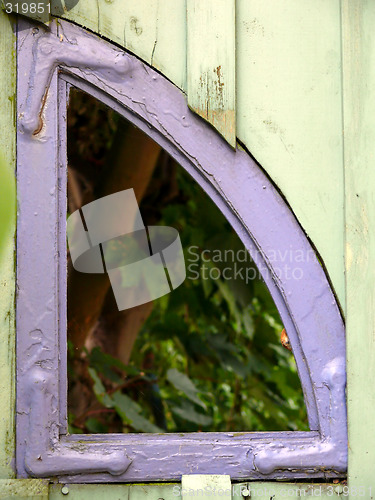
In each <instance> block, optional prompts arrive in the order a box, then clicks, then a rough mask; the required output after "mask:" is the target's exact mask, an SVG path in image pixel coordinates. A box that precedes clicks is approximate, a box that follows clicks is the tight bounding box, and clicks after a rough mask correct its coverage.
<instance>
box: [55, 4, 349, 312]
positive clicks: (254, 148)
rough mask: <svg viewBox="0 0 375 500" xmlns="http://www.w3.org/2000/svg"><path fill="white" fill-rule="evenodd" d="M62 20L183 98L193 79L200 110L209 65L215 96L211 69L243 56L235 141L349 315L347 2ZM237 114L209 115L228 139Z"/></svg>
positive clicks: (101, 9) (227, 103) (130, 10)
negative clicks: (286, 207) (157, 75)
mask: <svg viewBox="0 0 375 500" xmlns="http://www.w3.org/2000/svg"><path fill="white" fill-rule="evenodd" d="M56 1H57V0H53V2H55V3H56ZM53 2H52V3H53ZM67 5H68V4H67ZM213 5H214V7H213ZM233 5H235V14H234V13H233V10H232V7H233ZM202 11H203V12H202ZM210 12H211V14H210ZM63 17H64V18H66V19H71V20H72V21H74V22H75V23H77V24H80V25H82V26H86V27H88V28H89V29H91V30H93V31H95V32H97V33H99V34H102V35H103V36H105V37H106V38H108V39H110V40H112V41H114V42H115V43H117V44H119V45H121V46H123V47H124V48H126V49H128V50H130V51H131V52H133V53H134V54H135V55H137V56H138V57H140V58H141V59H143V60H145V61H146V62H148V63H149V64H152V65H153V66H154V67H156V68H157V69H158V70H159V71H160V72H161V73H163V74H164V75H165V76H166V77H167V78H169V79H170V80H171V81H172V82H173V83H174V84H175V85H177V86H178V87H179V88H181V89H182V90H184V91H186V89H187V87H188V85H187V80H188V82H189V85H190V89H189V88H188V102H189V104H190V106H191V107H192V108H193V109H198V108H201V107H202V102H204V99H205V96H206V95H207V78H208V76H207V75H209V73H207V71H208V72H209V69H208V68H209V66H210V65H211V66H212V75H211V76H212V77H214V80H213V81H212V85H211V84H210V85H209V88H215V85H216V86H217V83H218V78H216V79H215V73H214V71H213V70H214V69H215V68H217V67H218V66H222V69H221V70H220V72H221V73H220V74H223V73H222V71H223V68H224V66H227V68H228V69H229V68H230V66H231V61H230V58H231V57H232V56H233V54H234V51H235V52H236V54H235V63H236V68H235V70H236V71H235V74H236V76H235V79H236V82H235V90H236V108H237V111H236V123H235V124H234V125H233V128H232V132H233V134H232V132H231V134H229V135H230V139H229V142H230V143H231V144H232V145H234V139H233V137H234V134H235V135H236V136H237V137H238V138H239V139H240V141H241V142H242V143H243V144H244V145H245V146H246V147H247V149H248V150H249V151H250V152H251V154H252V155H253V156H254V157H255V158H256V160H257V161H258V162H259V163H260V164H261V165H262V167H263V168H264V169H265V170H266V172H267V173H268V174H269V175H270V177H271V178H272V179H273V181H274V182H275V183H276V184H277V185H278V187H279V188H280V190H281V191H282V193H283V195H284V196H285V198H286V199H287V201H288V203H289V204H290V205H291V207H292V210H293V211H294V213H295V215H296V217H297V219H298V220H299V221H300V223H301V225H302V227H303V228H304V230H305V231H306V233H307V234H308V236H309V238H311V240H312V242H313V243H314V245H315V246H316V248H317V250H318V252H319V253H320V255H321V258H322V260H323V262H324V264H325V266H326V268H327V270H328V274H329V276H330V279H331V281H332V283H333V287H334V290H335V292H336V294H337V297H338V299H339V301H340V303H341V305H342V307H343V308H344V305H345V292H344V241H343V240H344V239H343V227H344V215H343V210H344V209H343V206H344V194H343V191H344V187H343V167H342V115H341V35H340V33H341V30H340V0H329V1H327V0H316V2H310V1H309V0H283V2H280V1H279V0H269V1H268V2H264V1H263V0H251V1H249V0H235V1H234V0H228V1H227V0H225V1H224V0H220V2H215V3H214V2H213V0H205V1H204V2H198V1H197V0H127V1H126V2H125V1H124V2H123V1H118V0H114V1H112V2H108V1H106V0H97V1H95V2H93V1H92V0H80V1H79V2H78V4H77V5H76V6H74V7H73V8H72V9H71V10H69V11H67V12H65V14H64V15H63ZM234 18H235V21H234ZM219 28H220V30H221V33H220V30H219ZM215 30H216V31H217V32H218V35H219V37H218V38H215V37H214V32H215ZM224 33H225V37H226V39H225V40H224V41H223V36H224ZM209 40H211V42H209V43H208V41H209ZM212 40H213V42H212ZM205 41H206V42H205ZM233 41H235V47H234V48H233ZM155 42H156V44H155ZM224 49H225V50H227V51H228V55H226V54H225V50H224ZM215 51H216V52H215ZM189 54H190V55H189ZM209 57H212V58H213V59H212V61H215V63H214V64H213V65H212V62H211V60H210V59H209ZM216 61H218V62H217V63H216ZM200 71H201V74H200ZM230 71H231V70H230ZM231 75H232V76H230V78H229V73H226V75H225V80H224V79H223V78H222V76H220V80H221V81H220V83H224V87H219V88H222V89H223V102H224V104H223V105H222V108H223V109H227V110H234V104H232V103H233V92H232V90H230V87H231V86H232V88H233V84H234V75H233V74H232V73H231ZM216 76H217V74H216ZM201 78H202V82H204V81H206V90H205V91H203V90H204V89H203V87H204V85H203V87H200V82H201V80H200V79H201ZM231 79H232V80H231ZM230 81H231V82H232V83H229V82H230ZM215 82H216V83H215ZM224 89H225V90H224ZM214 95H215V99H214V101H215V100H216V101H217V98H216V94H214ZM202 99H203V101H202ZM220 99H221V97H220ZM203 107H204V105H203ZM231 112H232V111H226V112H223V113H222V116H223V117H224V118H223V119H222V120H216V117H215V116H214V115H213V114H212V113H211V112H209V113H208V116H209V118H210V119H211V118H212V121H213V123H214V125H215V126H216V127H218V128H219V129H220V132H221V133H224V135H225V134H226V131H227V130H230V129H231V127H232V120H231V119H229V115H230V113H231ZM206 115H207V113H206ZM203 116H204V113H203ZM215 120H216V121H215ZM212 121H211V123H212ZM227 137H228V136H227Z"/></svg>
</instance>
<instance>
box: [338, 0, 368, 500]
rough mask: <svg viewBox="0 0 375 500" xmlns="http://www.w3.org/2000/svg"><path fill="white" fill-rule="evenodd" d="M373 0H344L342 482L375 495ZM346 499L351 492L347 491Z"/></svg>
mask: <svg viewBox="0 0 375 500" xmlns="http://www.w3.org/2000/svg"><path fill="white" fill-rule="evenodd" d="M374 25H375V3H374V2H373V1H370V0H343V2H342V27H343V29H342V33H343V88H344V99H343V108H344V137H345V149H344V159H345V218H346V291H347V292H346V293H347V295H346V298H347V305H346V313H347V346H348V348H347V372H348V391H347V395H348V413H349V415H348V416H349V486H350V488H354V487H357V488H359V487H365V488H366V492H367V493H369V491H368V488H372V494H371V495H370V494H367V496H366V498H369V499H370V498H374V497H375V484H374V463H375V423H374V412H375V395H374V388H373V380H374V379H375V336H374V331H375V287H374V281H375V197H374V188H375V169H374V158H375V126H374V117H375V96H374V88H375V32H374ZM350 498H356V496H355V495H354V494H353V496H351V497H350Z"/></svg>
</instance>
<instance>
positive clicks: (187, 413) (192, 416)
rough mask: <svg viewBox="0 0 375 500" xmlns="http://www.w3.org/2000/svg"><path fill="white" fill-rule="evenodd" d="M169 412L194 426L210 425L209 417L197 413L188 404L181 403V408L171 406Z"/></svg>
mask: <svg viewBox="0 0 375 500" xmlns="http://www.w3.org/2000/svg"><path fill="white" fill-rule="evenodd" d="M171 410H172V412H173V413H174V414H175V415H177V416H178V417H180V418H182V419H183V420H188V421H189V422H193V423H194V424H197V425H202V426H203V427H206V426H207V425H210V424H212V418H211V417H210V416H208V415H203V413H199V412H197V411H196V410H195V408H194V406H193V405H192V404H190V403H188V402H182V404H181V406H171Z"/></svg>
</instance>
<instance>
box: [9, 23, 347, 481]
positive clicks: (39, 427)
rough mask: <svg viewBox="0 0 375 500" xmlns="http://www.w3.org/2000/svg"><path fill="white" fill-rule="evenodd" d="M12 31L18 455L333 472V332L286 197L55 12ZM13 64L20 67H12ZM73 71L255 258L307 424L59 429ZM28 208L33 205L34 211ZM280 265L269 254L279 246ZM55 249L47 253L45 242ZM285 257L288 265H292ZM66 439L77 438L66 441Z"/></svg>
mask: <svg viewBox="0 0 375 500" xmlns="http://www.w3.org/2000/svg"><path fill="white" fill-rule="evenodd" d="M22 27H23V29H20V30H19V34H18V36H19V41H18V47H19V48H18V75H19V76H18V117H19V121H18V143H17V148H18V149H17V155H18V160H17V162H18V168H17V170H18V174H17V175H18V193H19V221H18V237H17V243H18V250H17V252H18V288H19V294H18V302H17V356H18V379H17V388H18V391H17V413H18V416H17V419H18V421H17V429H18V431H17V432H18V435H17V442H18V445H17V446H18V452H17V468H18V473H19V475H21V476H28V475H35V476H40V477H43V476H51V475H53V476H63V477H65V476H69V479H70V480H71V481H79V482H90V481H99V480H103V481H106V482H108V481H122V482H123V481H144V480H176V479H179V478H180V477H181V475H182V474H188V473H191V472H192V470H193V471H194V472H196V473H201V474H217V473H221V474H223V473H225V474H230V475H231V477H232V478H233V479H244V478H258V479H261V478H288V477H289V478H290V477H293V478H299V477H306V476H308V477H322V476H325V477H327V476H336V475H340V474H342V473H344V472H345V470H346V462H347V431H346V404H345V334H344V325H343V321H342V318H341V316H340V312H339V309H338V306H337V303H336V300H335V297H334V295H333V293H332V290H331V288H330V285H329V282H328V280H327V277H326V275H325V273H324V270H323V268H322V266H321V264H320V263H319V261H318V259H317V257H316V255H315V253H314V251H313V249H312V247H311V245H310V243H309V241H308V239H307V237H306V235H305V234H304V232H303V230H302V229H301V228H300V226H299V224H298V222H297V221H296V219H295V217H294V215H293V213H292V212H291V210H290V208H289V207H288V205H287V204H286V202H285V201H284V200H283V198H282V197H281V196H280V194H279V193H278V191H277V189H276V188H275V187H274V186H273V185H272V183H271V182H270V180H269V179H268V177H267V176H266V174H265V173H264V172H263V171H262V169H261V168H260V167H259V166H258V165H257V164H256V163H255V162H254V160H253V159H252V158H251V157H250V155H249V154H248V153H247V152H246V151H245V150H244V149H243V148H241V147H240V146H238V147H237V149H236V150H233V149H232V148H231V147H230V146H229V145H228V144H227V143H226V142H225V141H224V140H223V139H222V138H221V137H220V136H219V134H218V133H217V132H215V131H214V130H213V129H212V128H211V127H210V126H209V125H207V124H206V123H205V122H204V121H203V120H201V119H200V118H199V117H198V116H196V115H195V114H194V113H192V112H191V111H190V110H189V109H188V106H187V104H186V100H185V96H184V94H183V93H182V92H181V91H180V90H179V89H177V88H176V87H175V86H174V85H173V84H172V83H170V82H169V81H168V80H167V79H166V78H165V77H163V76H162V75H160V74H158V73H157V72H156V71H155V70H153V69H151V68H150V67H149V66H147V65H146V64H144V63H142V62H140V61H139V60H138V59H136V58H135V57H134V56H131V55H129V54H127V53H125V52H124V51H122V50H120V49H118V48H116V47H114V46H112V45H111V44H109V43H107V42H105V41H104V40H102V39H100V38H98V37H97V36H95V35H92V34H89V33H87V32H86V31H84V30H83V29H81V28H79V27H77V26H73V25H70V24H69V23H67V22H61V23H60V24H59V25H53V28H52V31H51V32H49V33H45V32H42V31H39V32H36V31H35V30H33V29H32V27H30V25H26V24H25V25H22ZM25 75H27V76H26V77H25ZM70 85H74V86H76V87H78V88H80V89H82V90H84V91H85V92H87V93H89V94H91V95H93V96H94V97H96V98H98V99H100V100H101V101H103V102H104V103H105V104H107V105H108V106H110V107H112V108H113V109H114V110H115V111H117V112H118V113H120V114H121V115H123V116H124V117H125V118H126V119H128V120H129V121H130V122H132V123H134V124H135V125H136V126H137V127H139V128H140V129H141V130H143V131H144V132H145V133H147V134H148V135H149V136H150V137H151V138H152V139H154V140H155V141H156V142H158V143H159V144H160V145H161V146H162V147H163V148H164V149H165V150H166V151H167V152H168V153H169V154H170V155H171V156H173V157H174V158H175V159H176V160H177V161H178V163H179V164H180V165H182V166H183V167H184V168H185V169H186V170H187V171H188V172H189V173H190V174H191V176H192V177H193V178H194V179H195V180H196V181H197V182H198V183H199V184H200V185H201V186H202V188H203V189H204V190H205V191H206V192H207V193H208V194H209V195H210V196H211V198H212V199H213V200H214V202H215V203H216V205H217V206H218V207H219V208H220V209H221V210H222V212H223V213H224V215H225V216H226V217H227V219H228V220H229V222H230V223H231V224H232V226H233V228H234V229H235V230H236V232H237V233H238V235H239V236H240V238H241V239H242V241H243V243H244V245H245V247H246V248H247V250H248V251H249V253H250V254H251V257H252V259H253V260H254V261H255V263H256V264H257V265H258V268H259V270H260V272H261V273H262V276H263V278H264V281H265V282H266V284H267V286H268V288H269V290H270V292H271V295H272V297H273V299H274V301H275V304H276V306H277V308H278V310H279V312H280V316H281V318H282V320H283V322H284V325H285V327H286V329H287V331H288V335H289V339H290V341H291V343H292V346H293V352H294V356H295V359H296V363H297V367H298V371H299V375H300V378H301V384H302V387H303V391H304V395H305V401H306V406H307V411H308V417H309V424H310V429H311V430H310V431H309V432H272V433H238V434H236V433H233V434H226V433H199V434H198V435H197V434H186V435H183V436H180V435H173V434H172V435H171V434H166V435H143V436H139V435H108V436H105V437H104V436H100V439H99V438H98V437H96V436H95V435H93V436H79V437H77V435H75V436H69V435H66V365H65V362H64V361H63V360H64V353H65V349H66V347H65V346H66V313H65V301H66V297H65V291H64V290H65V288H64V286H63V285H64V283H65V281H64V280H65V279H66V277H65V269H64V263H63V261H62V258H63V256H64V255H65V253H66V241H65V218H66V210H65V203H66V202H65V199H64V196H65V192H66V191H65V188H66V186H65V182H66V180H65V179H66V175H65V168H66V138H65V124H64V121H65V119H66V96H67V89H68V88H69V86H70ZM36 216H37V217H36ZM297 252H298V253H299V255H300V258H298V259H292V262H291V268H290V272H289V273H287V274H285V273H284V274H282V275H281V274H280V272H279V271H278V269H279V266H280V265H281V264H282V263H283V260H285V256H286V255H290V254H291V253H292V254H294V255H296V254H297ZM58 255H59V256H60V257H59V258H58V257H57V256H58ZM297 268H298V276H297V275H296V272H297ZM77 440H79V444H78V443H77Z"/></svg>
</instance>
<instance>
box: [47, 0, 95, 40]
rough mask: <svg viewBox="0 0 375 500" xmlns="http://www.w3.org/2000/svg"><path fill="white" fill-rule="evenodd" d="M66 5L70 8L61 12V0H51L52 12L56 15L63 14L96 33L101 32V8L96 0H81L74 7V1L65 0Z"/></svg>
mask: <svg viewBox="0 0 375 500" xmlns="http://www.w3.org/2000/svg"><path fill="white" fill-rule="evenodd" d="M65 5H67V6H68V8H67V9H66V10H65V12H61V11H60V9H59V7H60V6H61V0H51V12H52V13H53V15H55V16H63V17H64V18H65V19H68V20H70V21H74V22H75V23H77V24H80V25H81V26H84V27H85V28H88V29H89V30H91V31H93V32H94V33H98V32H99V18H98V14H99V10H98V3H97V1H96V0H79V1H78V2H77V4H76V5H75V6H74V7H72V8H70V6H71V5H73V2H72V1H70V0H65Z"/></svg>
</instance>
